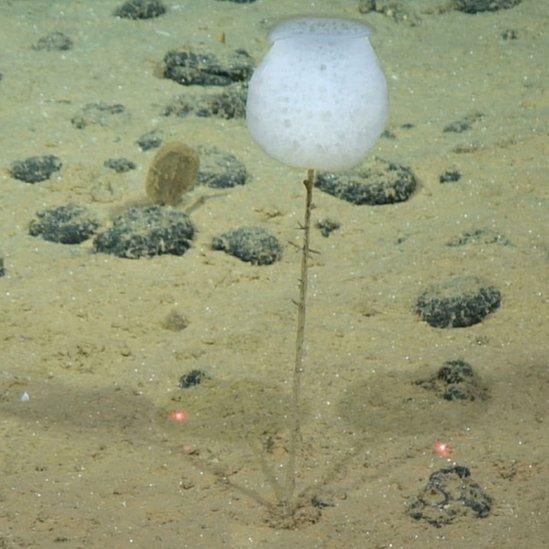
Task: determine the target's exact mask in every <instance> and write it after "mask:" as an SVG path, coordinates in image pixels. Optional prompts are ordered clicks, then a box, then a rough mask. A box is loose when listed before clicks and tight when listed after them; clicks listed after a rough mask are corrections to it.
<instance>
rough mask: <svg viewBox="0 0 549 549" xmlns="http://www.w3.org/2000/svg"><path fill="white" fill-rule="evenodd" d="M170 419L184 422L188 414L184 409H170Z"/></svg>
mask: <svg viewBox="0 0 549 549" xmlns="http://www.w3.org/2000/svg"><path fill="white" fill-rule="evenodd" d="M170 419H171V420H172V421H178V422H179V423H185V421H187V419H189V416H188V415H187V412H185V410H172V411H171V412H170Z"/></svg>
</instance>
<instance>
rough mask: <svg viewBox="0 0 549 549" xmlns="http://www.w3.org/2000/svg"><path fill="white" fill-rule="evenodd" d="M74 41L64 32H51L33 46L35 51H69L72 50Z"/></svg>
mask: <svg viewBox="0 0 549 549" xmlns="http://www.w3.org/2000/svg"><path fill="white" fill-rule="evenodd" d="M72 45H73V44H72V40H71V39H70V38H69V37H68V36H67V35H66V34H63V33H62V32H57V31H55V32H51V33H50V34H47V35H46V36H43V37H42V38H40V39H39V40H38V42H36V44H35V45H34V46H32V49H33V50H46V51H67V50H70V49H71V48H72Z"/></svg>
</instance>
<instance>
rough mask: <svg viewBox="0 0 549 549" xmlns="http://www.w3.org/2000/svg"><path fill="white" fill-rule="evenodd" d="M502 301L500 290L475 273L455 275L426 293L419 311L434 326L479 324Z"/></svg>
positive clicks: (459, 326)
mask: <svg viewBox="0 0 549 549" xmlns="http://www.w3.org/2000/svg"><path fill="white" fill-rule="evenodd" d="M500 304H501V294H500V292H499V290H497V289H496V288H494V287H493V286H490V285H488V284H486V283H484V282H483V281H481V280H479V279H478V278H475V277H472V276H466V277H456V278H453V279H450V280H447V281H445V282H442V283H439V284H435V285H433V286H431V288H429V289H428V290H426V291H425V292H423V293H422V294H421V295H420V296H419V298H418V300H417V303H416V312H417V313H418V314H419V316H420V317H421V318H422V320H425V322H427V323H428V324H429V325H430V326H433V327H435V328H464V327H467V326H472V325H473V324H478V323H479V322H481V321H482V320H483V319H484V318H485V317H486V316H487V315H488V314H489V313H492V312H494V311H495V310H496V309H497V308H498V307H499V306H500Z"/></svg>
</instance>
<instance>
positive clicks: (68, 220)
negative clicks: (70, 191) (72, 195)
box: [29, 204, 99, 244]
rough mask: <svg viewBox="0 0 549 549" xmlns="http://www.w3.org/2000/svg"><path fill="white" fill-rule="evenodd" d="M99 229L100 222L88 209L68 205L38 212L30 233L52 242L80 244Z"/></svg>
mask: <svg viewBox="0 0 549 549" xmlns="http://www.w3.org/2000/svg"><path fill="white" fill-rule="evenodd" d="M98 228H99V221H98V220H97V218H96V217H95V216H94V215H93V214H92V213H91V212H90V211H89V210H88V209H87V208H84V207H83V206H77V205H75V204H67V205H65V206H58V207H57V208H51V209H49V210H43V211H41V212H38V213H37V214H36V219H33V220H32V221H31V223H30V225H29V233H30V234H31V235H32V236H41V237H42V238H43V239H44V240H48V241H50V242H59V243H61V244H80V242H84V240H87V239H88V238H90V237H91V236H92V235H93V234H94V233H95V232H96V231H97V229H98Z"/></svg>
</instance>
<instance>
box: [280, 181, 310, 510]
mask: <svg viewBox="0 0 549 549" xmlns="http://www.w3.org/2000/svg"><path fill="white" fill-rule="evenodd" d="M314 179H315V171H314V170H308V171H307V179H306V180H305V181H303V184H304V185H305V189H306V191H307V195H306V199H305V223H304V224H303V247H302V250H301V251H302V253H301V277H300V279H299V303H298V307H297V333H296V345H295V364H294V373H293V382H292V400H291V405H292V410H291V429H290V442H289V453H288V464H287V472H286V483H285V490H284V491H285V498H284V502H283V503H284V514H285V515H286V516H288V517H290V516H293V514H294V513H295V510H296V501H295V481H296V461H297V455H298V454H299V446H300V442H301V414H300V395H301V376H302V374H303V358H304V344H303V342H304V336H305V312H306V308H305V305H306V299H307V286H308V272H307V268H308V260H309V235H310V228H311V204H312V202H313V185H314Z"/></svg>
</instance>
